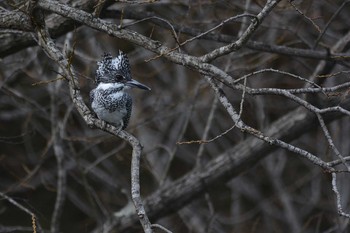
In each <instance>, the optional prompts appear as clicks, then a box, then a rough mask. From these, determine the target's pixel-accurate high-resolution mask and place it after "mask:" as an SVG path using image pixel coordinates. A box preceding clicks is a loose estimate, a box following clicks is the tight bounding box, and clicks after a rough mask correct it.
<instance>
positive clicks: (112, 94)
mask: <svg viewBox="0 0 350 233" xmlns="http://www.w3.org/2000/svg"><path fill="white" fill-rule="evenodd" d="M97 66H98V67H97V70H96V80H95V82H96V88H95V89H93V90H92V91H91V92H90V101H91V107H92V109H93V110H94V112H95V113H96V115H97V117H98V118H99V119H100V120H104V121H106V122H108V123H110V124H111V125H113V126H116V127H118V128H120V129H121V130H124V129H125V128H126V127H127V126H128V123H129V119H130V115H131V109H132V98H131V96H130V95H129V94H128V93H127V92H126V90H128V89H129V88H131V87H137V88H140V89H143V90H151V89H150V88H149V87H147V86H146V85H144V84H142V83H140V82H138V81H136V80H134V79H132V77H131V71H130V64H129V59H128V57H127V56H126V54H125V53H123V52H122V51H119V54H118V55H117V56H116V57H114V58H113V57H112V55H111V54H109V53H105V54H104V55H103V57H102V60H101V61H99V62H97Z"/></svg>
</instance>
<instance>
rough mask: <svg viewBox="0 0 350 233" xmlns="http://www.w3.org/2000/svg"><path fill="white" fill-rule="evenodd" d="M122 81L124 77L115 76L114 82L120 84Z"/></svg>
mask: <svg viewBox="0 0 350 233" xmlns="http://www.w3.org/2000/svg"><path fill="white" fill-rule="evenodd" d="M123 79H124V77H123V76H121V75H116V76H115V80H116V81H117V82H122V81H123Z"/></svg>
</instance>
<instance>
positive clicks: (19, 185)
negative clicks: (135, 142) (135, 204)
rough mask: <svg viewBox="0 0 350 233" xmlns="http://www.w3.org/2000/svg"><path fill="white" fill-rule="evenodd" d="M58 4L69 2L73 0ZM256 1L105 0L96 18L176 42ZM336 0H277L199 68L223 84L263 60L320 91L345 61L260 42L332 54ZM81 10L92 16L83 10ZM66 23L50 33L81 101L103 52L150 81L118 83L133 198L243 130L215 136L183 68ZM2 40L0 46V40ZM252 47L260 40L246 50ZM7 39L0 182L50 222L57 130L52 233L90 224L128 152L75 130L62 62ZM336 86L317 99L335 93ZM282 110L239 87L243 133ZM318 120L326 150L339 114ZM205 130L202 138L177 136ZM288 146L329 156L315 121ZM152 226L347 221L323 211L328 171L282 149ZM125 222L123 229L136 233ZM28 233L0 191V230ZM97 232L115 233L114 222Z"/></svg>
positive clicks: (76, 118) (225, 124)
mask: <svg viewBox="0 0 350 233" xmlns="http://www.w3.org/2000/svg"><path fill="white" fill-rule="evenodd" d="M60 2H61V3H66V2H67V4H68V5H74V4H73V3H74V2H86V1H83V0H80V1H72V2H73V3H72V2H68V1H60ZM265 3H266V1H262V0H261V1H260V0H238V1H229V0H226V1H225V0H222V1H220V0H218V1H210V0H197V1H196V0H189V1H167V0H164V1H114V2H108V3H106V7H105V8H103V10H102V11H101V15H100V17H101V18H104V20H108V21H110V22H113V23H116V24H122V25H123V26H124V27H126V28H127V29H129V30H134V31H136V32H138V33H141V34H143V35H144V36H147V37H149V38H152V39H153V40H158V41H160V42H161V43H163V44H164V45H166V46H168V47H169V48H174V47H176V45H177V40H178V41H180V42H184V41H185V40H187V39H191V38H192V37H194V36H196V35H197V34H198V32H205V31H207V30H209V29H211V28H213V27H215V26H216V25H218V24H220V23H222V22H223V21H224V20H226V19H228V18H230V17H233V16H236V15H239V14H244V13H249V14H253V15H256V14H258V13H259V12H260V11H261V9H262V8H263V6H264V5H265ZM347 3H348V1H337V0H309V1H297V0H295V1H291V2H289V1H285V0H283V1H281V2H280V3H279V4H278V5H277V7H275V8H274V10H273V12H271V13H270V14H269V15H268V16H267V18H266V19H265V20H264V21H263V22H262V24H261V25H260V26H259V28H258V29H257V31H256V32H255V33H254V34H253V37H252V38H251V41H250V44H249V45H250V46H244V47H243V48H242V49H239V50H238V51H235V52H233V53H230V54H228V55H225V56H223V57H220V58H218V59H216V60H215V61H213V62H212V64H213V65H215V66H217V67H218V68H220V69H221V70H223V71H225V72H227V73H228V74H229V75H231V76H232V77H233V78H234V79H238V78H240V77H242V76H244V75H247V74H250V73H252V72H254V71H259V70H263V69H269V68H272V69H275V70H280V71H283V72H290V73H292V74H295V75H297V76H300V77H301V78H303V79H307V80H312V81H314V82H316V83H318V84H319V85H322V86H325V87H331V86H335V85H339V84H343V83H346V82H349V62H348V61H347V60H341V59H339V60H338V61H327V62H326V61H324V60H322V59H320V58H313V59H311V58H305V57H303V56H298V55H296V56H291V55H286V54H285V53H283V52H281V51H280V50H279V48H277V49H276V50H274V51H272V49H270V47H269V46H272V47H273V46H277V45H281V46H287V47H290V48H292V49H294V48H296V49H305V50H307V51H309V52H310V53H312V52H314V51H333V49H334V46H335V45H336V44H337V43H339V41H340V40H341V39H342V38H344V37H345V36H346V35H347V34H348V33H349V28H350V18H349V17H350V15H349V11H350V4H347ZM22 4H23V2H22V1H1V9H0V10H1V11H14V10H16V9H23V7H22ZM21 7H22V8H21ZM87 11H90V12H92V11H93V8H90V9H87ZM46 17H47V24H48V25H49V26H52V25H55V23H57V21H53V20H52V17H53V15H52V14H50V13H49V12H47V16H46ZM58 22H59V21H58ZM250 22H251V19H250V18H249V17H241V18H238V19H236V20H231V21H229V22H227V23H225V24H223V25H222V26H220V27H219V28H218V29H216V30H215V31H213V32H212V33H209V34H207V35H206V38H200V39H195V40H193V41H192V42H189V43H186V44H185V45H183V46H181V48H180V50H179V51H181V52H182V53H186V54H189V55H193V56H201V55H204V54H206V53H208V52H210V51H211V50H213V49H215V48H218V47H221V46H223V45H225V44H227V43H229V42H233V41H235V40H236V39H237V38H238V37H239V36H241V35H242V33H243V32H244V30H245V29H246V28H247V26H248V25H249V23H250ZM170 25H171V26H172V27H173V28H172V29H171V28H169V26H170ZM66 27H67V30H66V31H64V32H63V33H61V35H57V36H55V41H56V43H57V45H58V46H59V48H61V49H62V51H64V53H65V54H70V53H72V54H73V55H72V59H73V60H72V64H73V66H74V68H75V69H76V71H77V72H78V76H79V84H80V87H81V92H82V94H83V97H84V100H85V102H86V104H87V105H88V106H90V104H89V92H90V90H91V89H92V88H94V85H95V84H94V75H95V70H96V67H97V64H96V62H97V61H98V60H100V59H101V55H102V54H103V53H104V52H109V53H111V54H112V55H116V54H118V50H122V51H124V52H125V53H127V54H128V57H129V60H130V63H131V69H132V75H133V78H134V79H136V80H138V81H140V82H142V83H144V84H145V85H147V86H149V87H151V88H152V90H151V91H149V92H147V91H142V90H137V89H135V90H131V95H132V96H133V102H134V105H133V112H132V117H131V121H130V124H129V126H128V128H127V129H126V130H127V131H128V132H130V133H132V134H133V135H135V136H136V137H137V138H138V139H139V140H140V141H141V143H142V144H143V146H144V149H143V155H142V156H143V158H142V167H141V174H140V176H141V190H142V195H143V197H147V196H148V195H150V194H152V193H153V192H155V191H156V190H157V189H158V188H159V187H161V186H162V185H165V184H169V183H171V182H172V181H174V180H176V179H178V178H180V177H182V176H184V175H186V173H188V172H190V171H191V170H192V169H194V168H195V167H196V164H197V163H199V161H200V163H203V164H205V163H207V162H208V161H210V160H212V159H215V158H216V157H217V156H219V155H220V154H222V153H224V152H226V151H228V150H229V149H231V148H232V147H233V146H235V145H237V143H239V142H242V141H243V140H245V139H246V138H247V135H246V134H244V133H242V132H241V131H240V130H237V129H232V130H229V131H228V132H226V131H227V130H228V129H230V128H231V127H232V126H233V125H234V123H233V122H232V120H231V118H230V116H229V115H228V114H227V112H226V110H225V109H224V108H223V107H222V106H221V104H220V102H218V100H217V99H216V97H215V93H214V91H213V90H212V89H211V88H210V86H209V84H208V83H207V82H206V81H205V79H204V78H203V76H202V75H201V74H199V73H198V72H197V71H196V70H192V69H189V68H186V67H184V66H182V65H177V64H174V63H172V62H170V61H168V60H166V59H164V58H163V57H162V56H158V55H157V54H154V53H152V52H150V51H148V50H146V49H144V48H142V47H141V46H137V45H134V44H131V43H130V42H128V41H125V40H120V39H118V38H114V37H111V36H109V35H107V34H106V33H103V32H99V31H96V30H93V29H91V28H89V27H87V26H84V25H79V24H70V25H69V26H66ZM63 28H64V27H63ZM325 28H327V30H326V31H325V32H324V33H322V30H324V29H325ZM7 34H12V35H16V37H19V38H24V37H22V35H21V32H19V31H11V30H10V29H9V30H5V29H1V30H0V36H1V35H3V36H6V35H7ZM53 34H54V33H53ZM319 37H320V38H319ZM318 38H319V39H318ZM2 43H3V45H4V46H5V41H2V42H1V38H0V44H2ZM6 43H7V42H6ZM254 45H255V47H254ZM257 45H261V46H260V49H258V46H257ZM12 46H13V52H8V53H3V54H1V53H0V56H1V57H2V58H1V60H0V191H1V192H3V193H6V194H7V195H8V196H10V197H11V198H13V199H14V200H16V201H17V202H18V203H21V205H23V206H25V207H26V208H28V209H30V210H31V211H32V212H33V213H35V214H36V216H37V217H38V221H39V222H40V224H41V226H42V227H43V228H44V229H50V224H52V223H51V218H52V214H53V211H54V206H55V201H56V195H57V177H58V175H57V172H58V169H57V164H58V163H59V161H58V160H57V157H56V156H55V153H56V152H55V148H54V145H55V140H57V138H59V143H60V146H61V148H62V149H63V155H64V159H63V162H62V164H63V165H62V166H63V168H64V170H65V172H66V179H65V180H66V182H65V184H64V185H65V189H66V194H65V200H64V204H63V212H62V217H61V221H60V231H61V232H91V231H92V230H94V229H95V228H96V227H98V226H99V225H100V224H102V223H103V222H104V221H105V220H106V219H108V218H109V216H111V215H112V214H113V213H115V212H118V211H120V210H121V209H123V208H124V207H125V206H126V205H127V204H128V203H129V202H130V162H131V147H130V146H129V145H128V144H127V143H126V142H125V141H123V140H121V139H119V138H115V137H113V136H111V135H109V134H107V133H105V132H103V131H101V130H98V129H91V128H89V127H88V126H87V124H86V123H85V122H84V120H83V119H82V118H81V116H80V115H79V113H78V112H77V110H76V109H75V107H74V105H73V103H72V100H71V98H70V95H69V89H68V85H67V83H66V81H65V80H64V79H63V78H62V75H60V74H62V71H61V70H60V69H59V68H58V66H57V64H55V63H54V62H52V61H51V60H50V59H49V58H48V57H47V56H46V54H45V53H44V52H43V51H42V50H41V48H40V47H38V46H35V43H32V44H31V45H30V44H28V45H22V47H20V44H18V47H17V48H16V45H15V44H13V45H12ZM292 51H293V50H292ZM337 52H339V53H346V54H349V43H348V42H347V43H344V45H343V46H342V47H341V48H340V49H338V51H337ZM320 67H321V69H320ZM247 86H249V87H252V88H263V87H269V88H283V89H285V88H302V87H305V86H307V83H306V82H305V81H303V80H300V79H299V80H298V79H294V78H290V77H288V76H286V75H282V74H280V73H278V72H263V73H261V74H257V75H254V76H252V77H250V78H248V79H247ZM223 89H224V91H225V93H226V95H227V96H228V98H229V100H230V101H231V103H232V104H233V106H234V107H235V108H236V110H237V111H239V109H240V102H241V98H242V92H241V91H237V90H233V89H231V88H229V87H226V86H223ZM344 93H345V92H344ZM344 93H342V92H340V93H337V95H336V96H328V97H327V98H338V97H339V96H343V95H344ZM300 96H301V95H300ZM305 98H307V97H305ZM308 98H309V99H308V101H310V102H312V103H315V104H317V103H322V101H323V100H324V98H325V97H323V95H322V94H315V95H311V97H310V96H308ZM296 107H298V104H297V103H295V102H293V101H291V100H289V99H287V98H283V97H281V96H277V95H258V96H250V95H246V96H245V101H244V107H243V109H242V120H243V121H244V122H245V123H246V124H248V125H250V126H252V127H254V128H256V129H259V130H263V129H268V127H269V126H270V125H271V123H272V122H273V121H275V120H277V119H278V118H280V117H282V116H283V115H285V114H286V113H288V112H290V111H291V110H293V109H295V108H296ZM328 128H329V130H330V133H331V136H332V138H333V140H334V143H335V145H336V147H337V148H338V150H339V151H340V152H341V153H342V154H343V155H344V156H347V155H348V153H349V140H348V138H349V132H350V129H349V121H348V118H340V119H338V120H336V121H334V122H332V123H331V124H330V125H328ZM223 133H224V134H223ZM221 134H222V135H221ZM218 135H220V136H219V137H217V138H216V139H215V140H213V141H211V142H210V143H206V144H198V143H191V144H181V143H180V144H179V142H188V141H192V140H201V139H212V138H214V137H216V136H218ZM293 145H296V146H299V147H301V148H303V149H305V150H307V151H309V152H311V153H314V154H315V155H317V156H318V157H320V158H322V159H323V160H325V161H331V160H334V159H336V157H335V156H334V155H333V154H332V152H331V150H330V149H329V145H328V144H327V141H326V139H325V136H324V134H323V132H322V130H321V128H320V127H318V128H317V129H314V130H312V131H307V130H305V133H304V134H303V135H302V136H301V137H300V138H298V139H297V140H295V141H294V142H293ZM338 187H339V191H340V193H341V195H342V205H343V207H344V211H345V212H346V211H348V212H349V211H350V206H349V200H350V197H349V195H350V188H349V187H350V186H349V182H348V175H347V174H346V173H344V174H339V176H338ZM153 222H155V223H159V224H162V225H163V226H165V227H166V228H167V229H169V230H171V231H172V232H347V229H348V219H346V218H344V217H339V216H338V214H337V206H336V201H335V197H334V194H333V192H332V187H331V177H330V176H329V174H327V173H324V172H323V171H322V170H321V169H320V168H319V167H316V166H315V165H314V164H312V163H310V162H309V161H307V160H305V159H301V158H300V157H297V156H294V154H291V153H290V152H287V151H284V150H282V149H278V150H276V151H274V152H273V153H271V154H270V155H269V156H268V157H266V158H264V159H262V160H260V161H259V162H258V163H257V164H256V165H254V166H253V165H252V166H251V167H250V168H249V169H246V170H245V171H244V173H242V174H241V175H239V176H238V177H235V178H233V179H230V180H229V181H228V182H227V180H225V181H224V182H218V183H217V184H216V185H215V187H211V188H210V189H208V190H206V192H205V193H203V195H201V196H200V197H198V198H196V199H194V200H193V201H192V202H191V203H190V204H188V205H186V206H184V207H182V208H181V209H179V210H178V211H177V212H174V213H172V214H169V215H167V216H163V217H162V218H159V219H155V220H153ZM136 227H138V226H135V230H136V232H140V231H141V230H140V229H138V228H136ZM129 230H130V229H129ZM32 231H33V230H32V227H31V218H30V216H28V214H26V213H24V212H23V211H21V210H20V209H18V208H16V207H15V206H14V205H12V204H11V203H9V202H8V201H6V200H5V199H0V232H32ZM111 232H119V230H118V227H115V229H113V230H112V231H111ZM126 232H127V231H126ZM159 232H161V231H160V230H159Z"/></svg>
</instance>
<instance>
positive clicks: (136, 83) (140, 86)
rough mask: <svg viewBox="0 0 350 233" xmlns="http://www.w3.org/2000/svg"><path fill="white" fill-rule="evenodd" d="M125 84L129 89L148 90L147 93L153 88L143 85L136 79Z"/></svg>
mask: <svg viewBox="0 0 350 233" xmlns="http://www.w3.org/2000/svg"><path fill="white" fill-rule="evenodd" d="M125 84H126V85H127V86H129V87H137V88H140V89H143V90H147V91H150V90H151V88H149V87H147V86H146V85H143V84H142V83H140V82H138V81H136V80H134V79H131V80H129V81H127V82H126V83H125Z"/></svg>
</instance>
